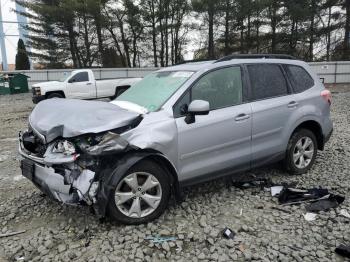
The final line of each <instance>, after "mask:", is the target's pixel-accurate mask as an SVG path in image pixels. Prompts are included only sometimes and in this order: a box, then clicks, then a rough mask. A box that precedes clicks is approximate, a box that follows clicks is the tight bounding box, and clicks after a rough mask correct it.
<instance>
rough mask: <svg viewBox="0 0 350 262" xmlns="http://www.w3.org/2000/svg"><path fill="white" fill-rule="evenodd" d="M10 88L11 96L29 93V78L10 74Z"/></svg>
mask: <svg viewBox="0 0 350 262" xmlns="http://www.w3.org/2000/svg"><path fill="white" fill-rule="evenodd" d="M8 78H9V86H10V92H11V94H18V93H27V92H28V91H29V88H28V78H29V76H26V75H24V74H9V75H8Z"/></svg>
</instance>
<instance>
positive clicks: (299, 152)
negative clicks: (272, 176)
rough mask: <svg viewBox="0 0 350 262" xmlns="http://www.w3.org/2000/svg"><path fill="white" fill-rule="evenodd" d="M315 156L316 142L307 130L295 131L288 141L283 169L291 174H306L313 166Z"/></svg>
mask: <svg viewBox="0 0 350 262" xmlns="http://www.w3.org/2000/svg"><path fill="white" fill-rule="evenodd" d="M316 155H317V140H316V137H315V135H314V133H313V132H311V131H310V130H308V129H300V130H297V131H296V132H295V133H294V134H293V135H292V137H291V138H290V140H289V143H288V147H287V155H286V159H285V167H286V169H287V171H288V172H289V173H291V174H295V175H300V174H304V173H306V172H307V171H308V170H310V169H311V167H312V166H313V164H314V162H315V159H316Z"/></svg>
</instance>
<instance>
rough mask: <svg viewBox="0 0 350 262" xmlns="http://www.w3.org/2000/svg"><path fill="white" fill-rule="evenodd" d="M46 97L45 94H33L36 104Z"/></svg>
mask: <svg viewBox="0 0 350 262" xmlns="http://www.w3.org/2000/svg"><path fill="white" fill-rule="evenodd" d="M45 98H46V97H45V96H33V97H32V101H33V103H34V104H37V103H39V102H40V101H43V100H45Z"/></svg>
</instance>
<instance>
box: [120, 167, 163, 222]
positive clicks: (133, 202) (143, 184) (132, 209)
mask: <svg viewBox="0 0 350 262" xmlns="http://www.w3.org/2000/svg"><path fill="white" fill-rule="evenodd" d="M161 199H162V187H161V184H160V182H159V181H158V179H157V178H156V177H155V176H154V175H152V174H150V173H146V172H135V173H132V174H130V175H128V176H126V177H124V178H123V179H122V180H121V181H120V182H119V184H118V186H117V188H116V191H115V203H116V206H117V208H118V210H119V211H120V212H121V213H123V214H124V215H126V216H128V217H133V218H141V217H145V216H148V215H150V214H151V213H153V212H154V211H155V210H156V209H157V207H158V206H159V204H160V202H161Z"/></svg>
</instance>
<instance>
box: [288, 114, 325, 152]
mask: <svg viewBox="0 0 350 262" xmlns="http://www.w3.org/2000/svg"><path fill="white" fill-rule="evenodd" d="M300 129H307V130H310V131H311V132H312V133H314V135H315V137H316V139H317V148H318V149H319V150H324V137H323V131H322V127H321V125H320V124H319V123H318V122H317V121H315V120H306V121H303V122H302V123H300V124H299V125H298V126H297V127H295V128H294V130H293V132H292V134H291V135H290V137H289V139H290V138H291V137H292V136H293V134H294V133H295V132H296V131H297V130H300Z"/></svg>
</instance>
